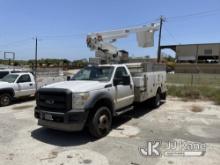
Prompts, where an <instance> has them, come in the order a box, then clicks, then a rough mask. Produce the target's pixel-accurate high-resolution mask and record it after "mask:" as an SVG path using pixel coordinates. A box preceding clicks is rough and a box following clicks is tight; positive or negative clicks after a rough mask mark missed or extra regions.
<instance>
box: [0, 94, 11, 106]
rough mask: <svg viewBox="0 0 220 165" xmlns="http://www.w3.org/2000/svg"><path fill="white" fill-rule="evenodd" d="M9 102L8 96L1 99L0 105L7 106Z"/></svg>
mask: <svg viewBox="0 0 220 165" xmlns="http://www.w3.org/2000/svg"><path fill="white" fill-rule="evenodd" d="M9 102H10V99H9V97H8V96H3V97H1V105H8V104H9Z"/></svg>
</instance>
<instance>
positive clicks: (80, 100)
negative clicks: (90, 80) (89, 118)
mask: <svg viewBox="0 0 220 165" xmlns="http://www.w3.org/2000/svg"><path fill="white" fill-rule="evenodd" d="M88 99H89V93H88V92H85V93H73V104H72V107H73V109H83V108H84V106H85V103H86V101H87V100H88Z"/></svg>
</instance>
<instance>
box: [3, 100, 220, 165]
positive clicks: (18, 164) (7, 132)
mask: <svg viewBox="0 0 220 165" xmlns="http://www.w3.org/2000/svg"><path fill="white" fill-rule="evenodd" d="M34 106H35V101H25V102H17V103H15V104H13V105H11V106H8V107H1V108H0V119H1V120H0V127H1V129H0V160H1V161H0V164H2V165H6V164H7V165H26V164H27V165H29V164H42V165H48V164H51V165H54V164H55V165H68V164H71V165H79V164H87V165H90V164H94V165H146V164H149V165H151V164H152V165H154V164H158V165H164V164H192V165H194V164H195V165H197V164H206V165H207V164H212V165H213V164H216V165H217V164H220V157H219V155H220V106H216V105H214V104H213V103H212V102H208V101H199V100H198V101H195V102H193V101H188V102H184V101H181V100H179V99H177V98H173V97H169V98H168V100H167V101H166V103H164V104H163V105H161V107H160V108H158V109H154V110H152V109H150V108H148V107H149V105H148V103H144V104H141V105H139V106H138V107H136V108H135V109H134V110H133V111H131V112H129V113H126V114H124V115H122V116H120V117H118V118H115V119H114V125H113V130H112V131H111V133H110V134H109V135H108V136H107V137H105V138H102V139H99V140H95V139H93V138H91V137H90V136H89V135H88V133H87V132H86V131H82V132H76V133H66V132H61V131H55V130H50V129H45V128H42V127H39V126H37V121H36V120H35V119H34V117H33V109H34ZM158 139H160V140H161V141H162V145H161V146H160V150H161V151H167V145H168V144H169V141H172V142H173V141H175V142H183V141H184V142H185V143H186V144H195V143H196V144H198V143H201V144H203V145H204V144H205V145H206V146H205V148H206V152H204V153H203V154H204V156H201V157H192V156H184V157H183V156H165V155H164V154H163V155H162V156H160V157H153V158H152V157H150V156H143V155H141V153H140V152H139V148H140V147H142V146H144V147H145V148H146V145H145V144H146V141H150V140H158Z"/></svg>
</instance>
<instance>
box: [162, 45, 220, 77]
mask: <svg viewBox="0 0 220 165" xmlns="http://www.w3.org/2000/svg"><path fill="white" fill-rule="evenodd" d="M160 49H172V50H173V51H175V52H176V67H175V71H176V72H177V73H201V72H202V73H217V74H219V73H220V43H204V44H186V45H165V46H161V47H160Z"/></svg>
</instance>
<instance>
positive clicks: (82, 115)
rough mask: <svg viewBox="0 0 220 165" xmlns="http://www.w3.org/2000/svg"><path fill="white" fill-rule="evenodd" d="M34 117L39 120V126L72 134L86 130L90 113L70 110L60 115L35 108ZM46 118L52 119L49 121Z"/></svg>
mask: <svg viewBox="0 0 220 165" xmlns="http://www.w3.org/2000/svg"><path fill="white" fill-rule="evenodd" d="M34 116H35V118H37V119H38V125H41V126H44V127H47V128H51V129H56V130H62V131H69V132H71V131H80V130H82V129H83V128H84V126H85V124H86V121H87V117H88V111H84V110H82V111H77V110H70V111H68V112H66V113H60V112H49V111H44V110H40V109H37V108H35V112H34ZM46 116H50V118H49V119H48V117H47V118H46Z"/></svg>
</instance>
